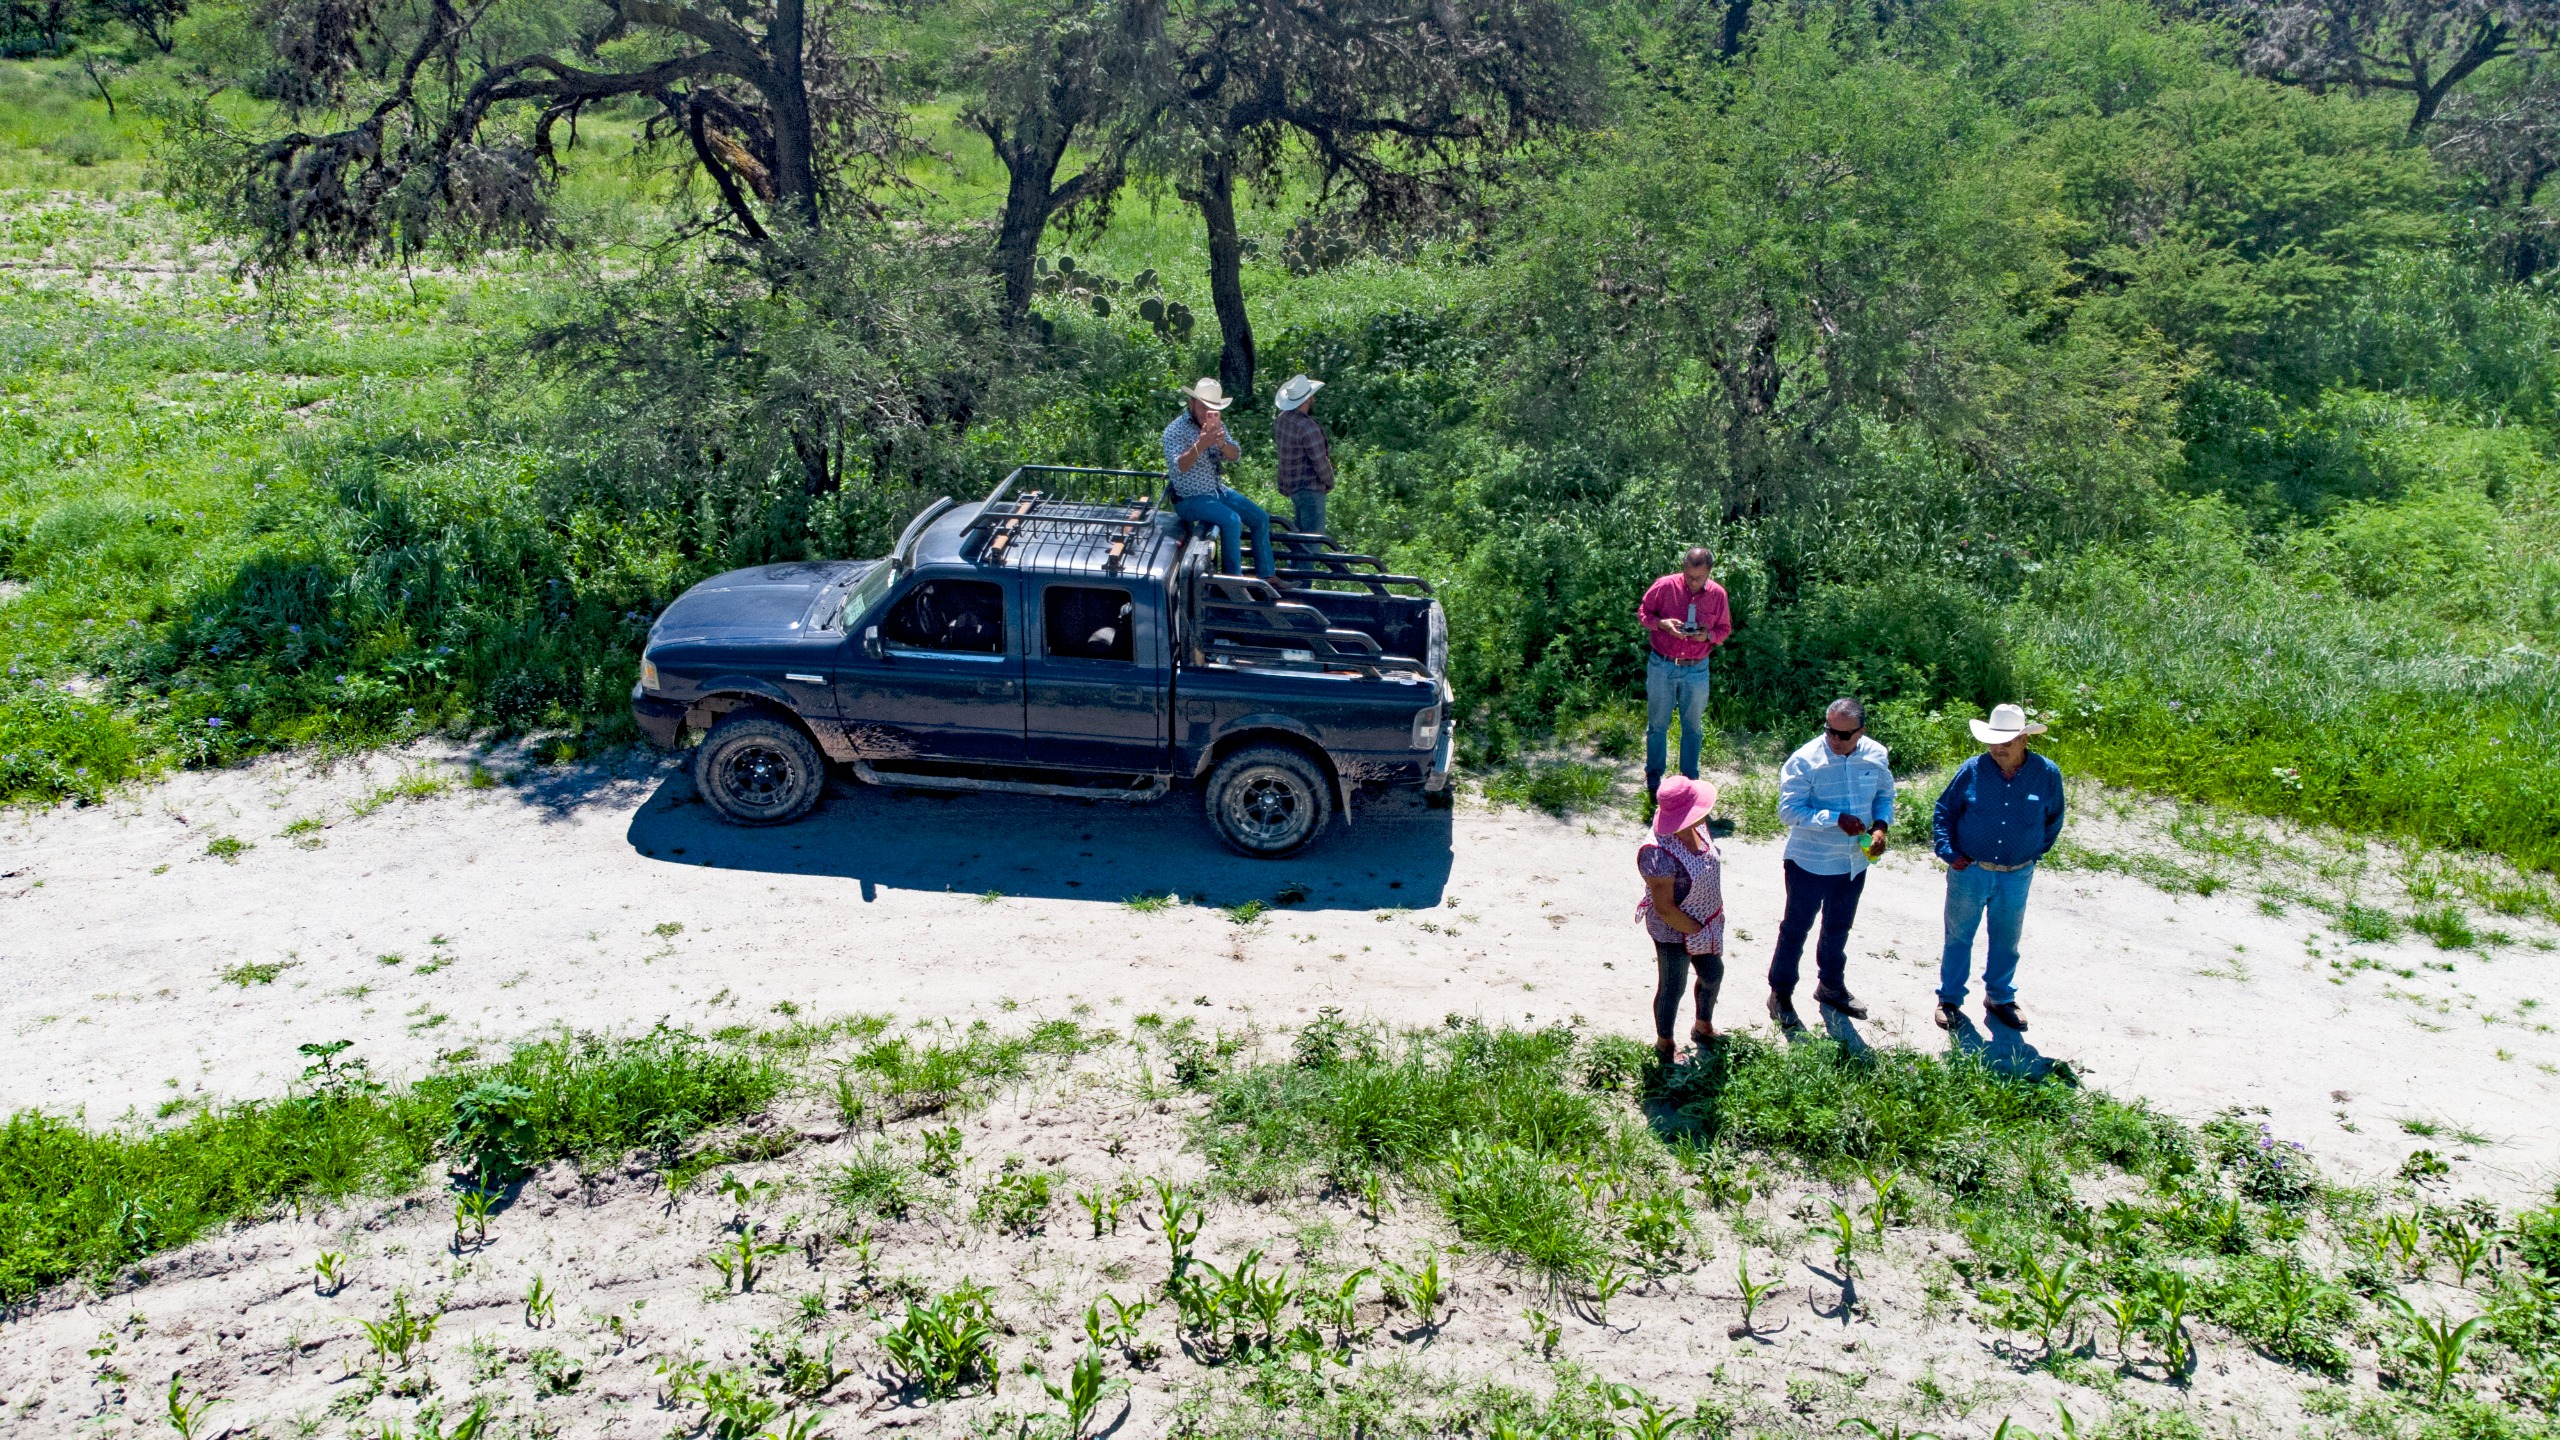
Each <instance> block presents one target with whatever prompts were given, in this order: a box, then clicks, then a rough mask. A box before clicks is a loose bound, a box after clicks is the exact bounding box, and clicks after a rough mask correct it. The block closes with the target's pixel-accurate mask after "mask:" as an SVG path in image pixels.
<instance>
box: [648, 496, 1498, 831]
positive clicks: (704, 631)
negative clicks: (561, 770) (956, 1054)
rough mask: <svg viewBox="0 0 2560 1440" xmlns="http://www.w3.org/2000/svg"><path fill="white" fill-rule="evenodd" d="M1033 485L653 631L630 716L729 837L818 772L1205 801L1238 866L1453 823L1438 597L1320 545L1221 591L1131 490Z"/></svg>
mask: <svg viewBox="0 0 2560 1440" xmlns="http://www.w3.org/2000/svg"><path fill="white" fill-rule="evenodd" d="M1162 479H1163V477H1162V476H1161V475H1149V474H1146V473H1145V472H1137V471H1114V470H1088V469H1078V468H1070V467H1062V466H1025V467H1023V468H1022V469H1019V470H1016V471H1015V472H1014V473H1013V474H1011V475H1009V476H1007V477H1006V478H1005V480H1004V482H1003V483H1002V484H1000V485H998V486H997V487H996V488H995V491H994V493H992V494H990V495H988V496H987V498H986V499H984V500H982V501H979V502H977V503H976V504H968V505H954V504H953V503H952V502H951V501H950V500H948V499H944V500H941V501H937V502H936V503H935V504H933V505H932V506H930V507H928V508H927V509H926V510H925V511H924V513H922V514H920V515H918V516H917V517H916V518H915V520H914V521H913V522H912V523H910V524H909V525H908V526H907V529H906V533H905V534H903V535H901V536H900V537H899V538H898V544H897V548H896V549H895V550H893V551H892V552H891V553H890V555H889V557H888V558H887V559H885V560H845V561H830V562H825V563H808V564H785V565H762V566H758V567H756V568H754V569H749V570H737V571H732V572H730V573H729V574H726V575H720V576H716V577H714V578H712V579H709V580H705V581H703V582H702V583H701V584H699V585H696V586H694V587H693V588H692V589H691V590H688V591H686V592H685V593H684V594H683V595H682V596H681V597H679V598H678V599H677V601H676V602H675V603H674V604H673V605H670V606H668V607H667V610H666V613H665V614H663V615H661V616H659V617H658V621H657V623H656V624H655V625H653V626H651V627H650V630H649V641H648V647H647V649H646V650H645V651H644V652H643V653H642V656H641V661H640V683H639V685H638V686H637V687H636V688H634V689H633V690H632V692H631V708H632V712H633V714H634V715H635V716H636V717H637V718H638V720H639V722H640V729H641V730H642V732H643V733H645V734H646V735H647V736H648V737H649V739H650V740H651V741H652V742H654V743H656V744H658V745H660V746H664V747H667V748H670V749H673V748H675V747H678V746H680V745H682V744H683V743H685V740H686V737H687V736H689V735H692V734H696V733H699V734H700V735H701V736H702V743H701V744H700V746H699V747H698V748H697V749H696V750H695V752H694V761H693V775H694V780H695V783H696V785H697V786H698V787H699V789H700V790H701V793H702V797H703V799H704V800H705V801H707V802H708V803H709V804H710V805H711V807H712V808H713V809H714V810H716V811H718V812H719V813H720V814H721V815H722V816H723V817H725V818H727V819H729V820H731V821H734V822H736V823H738V824H741V825H777V824H781V823H783V822H785V821H789V820H794V819H797V818H799V817H800V816H801V815H804V814H806V813H807V812H808V811H809V809H810V807H812V806H814V805H816V804H817V803H818V799H819V796H820V795H821V794H822V793H823V792H824V790H825V788H826V781H827V766H828V764H829V763H830V762H833V763H835V764H838V765H842V766H844V767H846V768H847V769H849V770H850V771H851V772H852V773H853V775H855V776H856V777H858V778H860V779H862V780H864V781H866V782H869V783H871V784H875V785H906V786H922V787H927V788H934V789H945V790H1000V791H1014V792H1024V793H1031V794H1040V795H1073V796H1083V797H1089V798H1108V799H1124V800H1149V799H1155V798H1158V797H1161V796H1163V795H1165V794H1167V793H1169V792H1170V791H1171V790H1173V789H1174V788H1175V787H1176V786H1197V787H1199V788H1200V790H1201V791H1202V795H1203V799H1204V801H1205V804H1206V808H1207V810H1208V815H1209V822H1210V824H1211V825H1213V826H1214V827H1215V828H1216V829H1217V831H1218V834H1219V835H1220V836H1221V837H1222V838H1224V839H1225V841H1226V842H1227V843H1228V844H1229V845H1231V846H1233V847H1234V848H1235V849H1237V850H1239V851H1241V852H1243V853H1245V854H1247V855H1258V856H1280V855H1287V854H1290V853H1292V852H1294V851H1296V850H1298V849H1300V848H1302V847H1304V846H1305V845H1306V844H1307V843H1308V842H1309V841H1311V840H1313V839H1314V838H1315V837H1316V836H1317V835H1318V834H1319V833H1321V832H1322V831H1323V830H1324V828H1325V825H1326V824H1327V823H1328V822H1329V821H1330V820H1331V818H1332V817H1333V815H1334V813H1335V811H1336V809H1337V807H1339V808H1340V809H1341V810H1342V811H1343V813H1344V816H1345V819H1346V821H1347V820H1348V817H1349V807H1350V804H1351V801H1352V797H1353V796H1354V795H1355V794H1357V793H1359V792H1361V791H1364V790H1365V791H1372V792H1375V791H1381V790H1386V789H1391V788H1398V787H1404V788H1412V789H1418V790H1420V791H1421V792H1422V793H1423V795H1424V797H1425V800H1426V802H1428V803H1435V804H1445V803H1446V802H1447V796H1448V785H1449V753H1450V742H1451V738H1452V734H1453V730H1452V720H1451V716H1450V705H1449V686H1448V681H1447V679H1446V672H1447V669H1448V648H1449V647H1448V629H1447V626H1446V623H1445V622H1444V620H1443V618H1442V616H1441V612H1440V602H1439V601H1437V600H1435V599H1433V598H1432V597H1431V587H1430V586H1429V585H1428V584H1426V583H1425V582H1423V581H1421V580H1419V579H1417V578H1415V577H1413V576H1409V575H1394V574H1389V573H1387V571H1386V569H1385V567H1384V566H1383V565H1382V564H1380V563H1379V561H1378V560H1376V559H1375V558H1374V557H1371V556H1366V555H1355V554H1352V553H1350V552H1348V551H1345V550H1343V549H1341V548H1340V547H1338V546H1336V545H1335V544H1333V542H1332V541H1330V540H1328V539H1326V538H1325V537H1323V536H1318V535H1303V534H1295V533H1290V532H1275V533H1274V549H1275V550H1277V551H1278V552H1279V560H1280V568H1279V574H1278V576H1277V577H1276V583H1275V582H1274V581H1265V580H1259V579H1252V578H1246V577H1239V576H1233V575H1220V574H1218V573H1217V559H1218V546H1217V542H1216V539H1215V537H1214V536H1212V535H1207V534H1204V533H1193V532H1191V531H1190V530H1188V529H1187V528H1186V527H1185V526H1184V525H1183V524H1182V523H1181V522H1180V521H1178V520H1176V519H1175V518H1174V517H1173V516H1172V515H1171V514H1170V513H1168V512H1165V511H1163V510H1161V509H1159V507H1158V506H1157V504H1156V503H1155V502H1154V501H1153V500H1152V499H1147V498H1140V499H1132V500H1106V501H1096V500H1089V499H1088V500H1073V499H1064V498H1056V497H1054V496H1053V495H1051V494H1049V493H1046V492H1045V491H1044V490H1042V489H1031V488H1027V487H1029V486H1034V485H1036V486H1043V487H1049V488H1050V489H1057V490H1069V491H1075V490H1082V491H1087V492H1090V491H1093V490H1095V489H1097V488H1099V487H1100V486H1103V485H1114V484H1116V485H1120V486H1122V487H1124V488H1138V482H1147V481H1153V482H1156V483H1158V484H1160V483H1161V481H1162Z"/></svg>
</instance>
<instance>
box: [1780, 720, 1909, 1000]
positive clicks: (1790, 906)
mask: <svg viewBox="0 0 2560 1440" xmlns="http://www.w3.org/2000/svg"><path fill="white" fill-rule="evenodd" d="M1778 818H1779V819H1781V820H1783V821H1785V822H1786V823H1787V853H1786V859H1785V862H1784V869H1785V871H1786V877H1787V909H1786V914H1785V916H1784V917H1783V918H1782V919H1780V920H1779V921H1778V944H1777V947H1776V949H1775V950H1773V951H1772V952H1771V954H1770V956H1769V1018H1770V1019H1772V1020H1774V1021H1776V1022H1778V1028H1779V1029H1781V1030H1787V1031H1794V1030H1801V1029H1803V1028H1804V1022H1803V1021H1802V1020H1800V1019H1798V1018H1796V978H1797V975H1798V973H1799V971H1800V968H1801V967H1802V965H1803V963H1804V941H1805V936H1806V935H1807V934H1808V933H1810V932H1811V931H1812V929H1813V922H1814V919H1815V917H1817V916H1819V917H1820V918H1821V920H1822V939H1821V940H1820V941H1819V942H1818V943H1816V944H1815V946H1814V950H1813V963H1814V976H1815V979H1814V985H1813V998H1814V999H1815V1000H1816V1001H1817V1002H1819V1003H1821V1004H1823V1005H1827V1006H1829V1007H1831V1008H1832V1009H1834V1010H1837V1011H1839V1012H1840V1013H1841V1014H1843V1015H1846V1016H1848V1017H1849V1018H1851V1019H1853V1020H1864V1019H1865V1018H1867V1007H1865V1006H1864V1005H1861V1004H1859V1003H1858V1002H1857V999H1856V998H1855V997H1853V996H1852V995H1850V993H1849V982H1848V970H1849V927H1850V926H1851V925H1853V924H1855V923H1856V922H1857V919H1858V897H1859V896H1860V895H1862V894H1864V893H1865V892H1866V888H1867V862H1868V861H1870V860H1873V859H1875V858H1877V857H1878V856H1881V855H1882V854H1884V843H1885V840H1884V837H1885V832H1886V831H1887V830H1889V829H1891V828H1892V826H1893V765H1892V759H1891V757H1890V756H1889V755H1887V754H1886V753H1885V748H1884V746H1883V745H1882V744H1880V743H1878V742H1877V741H1876V739H1875V738H1874V737H1873V736H1870V735H1869V734H1867V707H1865V706H1864V705H1861V704H1859V703H1858V702H1857V701H1855V700H1846V699H1844V700H1834V701H1832V702H1831V708H1830V709H1828V710H1826V711H1824V712H1823V716H1822V733H1821V734H1820V735H1818V736H1816V737H1814V738H1813V739H1811V740H1808V741H1806V742H1805V743H1804V745H1803V747H1802V748H1800V749H1798V750H1797V751H1796V753H1794V754H1793V755H1790V756H1788V757H1787V763H1786V764H1785V765H1783V766H1781V767H1780V768H1779V770H1778Z"/></svg>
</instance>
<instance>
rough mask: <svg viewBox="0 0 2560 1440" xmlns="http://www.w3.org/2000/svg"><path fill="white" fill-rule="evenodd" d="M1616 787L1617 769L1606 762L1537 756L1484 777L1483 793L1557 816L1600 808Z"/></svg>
mask: <svg viewBox="0 0 2560 1440" xmlns="http://www.w3.org/2000/svg"><path fill="white" fill-rule="evenodd" d="M1616 788H1617V773H1616V772H1615V771H1614V770H1612V769H1611V768H1610V767H1608V766H1606V765H1593V764H1590V763H1587V762H1585V761H1580V760H1537V761H1524V762H1520V763H1516V764H1513V765H1510V766H1507V767H1505V768H1504V769H1502V770H1499V771H1496V772H1495V773H1494V774H1492V775H1490V776H1488V777H1486V779H1485V782H1484V797H1485V798H1486V799H1487V800H1490V801H1492V802H1494V803H1495V804H1497V805H1518V806H1521V807H1523V808H1525V809H1531V810H1544V811H1546V812H1547V813H1548V814H1550V815H1559V816H1561V815H1570V814H1572V813H1574V812H1575V811H1578V810H1597V809H1599V808H1601V807H1602V806H1604V805H1606V804H1608V803H1609V799H1610V796H1611V795H1612V793H1613V792H1614V791H1615V790H1616Z"/></svg>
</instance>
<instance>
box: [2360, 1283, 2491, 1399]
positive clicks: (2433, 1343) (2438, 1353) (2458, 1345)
mask: <svg viewBox="0 0 2560 1440" xmlns="http://www.w3.org/2000/svg"><path fill="white" fill-rule="evenodd" d="M2383 1298H2384V1299H2385V1300H2386V1301H2387V1302H2388V1303H2389V1304H2390V1306H2391V1308H2392V1309H2394V1310H2397V1311H2399V1312H2400V1318H2401V1319H2402V1320H2403V1321H2405V1322H2407V1324H2408V1326H2409V1333H2410V1335H2411V1336H2412V1337H2413V1338H2415V1339H2416V1341H2417V1342H2418V1358H2419V1359H2420V1360H2421V1361H2423V1362H2425V1364H2426V1367H2427V1403H2428V1404H2430V1405H2432V1404H2435V1403H2437V1402H2438V1401H2441V1400H2443V1399H2444V1392H2445V1390H2446V1389H2447V1388H2448V1387H2450V1386H2451V1385H2452V1384H2453V1377H2454V1376H2456V1375H2458V1374H2460V1373H2461V1372H2462V1361H2463V1357H2464V1356H2465V1355H2466V1354H2468V1353H2469V1351H2470V1349H2471V1337H2472V1336H2473V1335H2475V1334H2477V1333H2478V1332H2479V1329H2480V1322H2481V1321H2482V1320H2483V1319H2485V1318H2486V1317H2485V1316H2480V1315H2474V1316H2472V1317H2471V1318H2470V1319H2468V1320H2465V1321H2463V1322H2462V1323H2461V1324H2459V1325H2456V1324H2454V1323H2453V1322H2452V1321H2451V1320H2449V1319H2446V1318H2445V1317H2443V1316H2441V1315H2437V1316H2427V1315H2421V1314H2419V1313H2418V1307H2417V1306H2415V1305H2412V1304H2410V1303H2409V1302H2408V1301H2407V1300H2406V1299H2403V1298H2402V1297H2400V1296H2398V1295H2387V1296H2385V1297H2383Z"/></svg>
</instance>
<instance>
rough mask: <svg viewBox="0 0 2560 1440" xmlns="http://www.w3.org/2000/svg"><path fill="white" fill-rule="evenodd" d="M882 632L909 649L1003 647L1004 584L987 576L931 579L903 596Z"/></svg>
mask: <svg viewBox="0 0 2560 1440" xmlns="http://www.w3.org/2000/svg"><path fill="white" fill-rule="evenodd" d="M880 634H881V637H882V638H883V639H885V640H887V641H888V642H889V643H890V644H892V645H895V646H898V647H899V648H901V649H906V650H946V651H954V652H957V653H960V654H964V655H1001V654H1003V653H1004V588H1003V587H1002V586H999V585H996V584H994V583H993V582H991V581H986V580H927V581H925V582H924V583H923V584H921V585H918V586H917V587H916V588H914V589H913V590H910V591H908V592H907V593H906V594H905V595H904V596H902V597H900V599H899V601H898V603H897V604H895V605H893V606H891V607H889V613H888V615H887V617H886V618H884V619H883V620H882V621H881V622H880Z"/></svg>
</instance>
